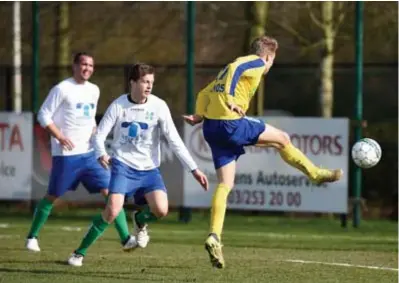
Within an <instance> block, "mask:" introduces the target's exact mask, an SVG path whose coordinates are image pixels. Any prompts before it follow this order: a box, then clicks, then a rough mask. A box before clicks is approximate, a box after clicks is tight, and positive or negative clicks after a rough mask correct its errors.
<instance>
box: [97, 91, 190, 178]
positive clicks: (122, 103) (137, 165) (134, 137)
mask: <svg viewBox="0 0 399 283" xmlns="http://www.w3.org/2000/svg"><path fill="white" fill-rule="evenodd" d="M112 129H113V140H112V143H111V150H112V157H113V158H116V159H118V160H119V161H121V162H123V163H125V164H127V165H128V166H130V167H131V168H134V169H136V170H140V171H146V170H151V169H154V168H157V167H159V166H160V165H161V145H160V143H161V134H163V135H164V136H165V138H166V140H167V141H168V143H169V145H170V146H171V148H172V150H173V151H174V153H175V154H176V156H177V157H178V158H179V160H180V162H181V163H182V164H183V166H184V167H185V168H186V169H187V170H190V171H191V170H194V169H197V164H196V163H195V161H194V160H193V158H192V157H191V155H190V153H189V152H188V150H187V148H186V146H185V145H184V143H183V141H182V139H181V137H180V135H179V133H178V131H177V129H176V126H175V124H174V122H173V120H172V116H171V114H170V110H169V107H168V105H167V104H166V102H165V101H164V100H162V99H160V98H159V97H157V96H155V95H152V94H151V95H149V96H148V98H147V101H146V102H145V103H143V104H136V103H134V102H133V101H132V100H131V99H130V97H129V95H127V94H123V95H122V96H120V97H119V98H117V99H116V100H114V101H113V102H112V103H111V105H110V106H109V107H108V109H107V111H106V113H105V115H104V117H103V118H102V119H101V122H100V124H99V126H98V128H97V133H96V135H95V138H94V147H95V153H96V157H97V158H98V157H100V156H103V155H106V154H107V152H106V149H105V139H106V137H107V136H108V134H109V133H110V131H111V130H112Z"/></svg>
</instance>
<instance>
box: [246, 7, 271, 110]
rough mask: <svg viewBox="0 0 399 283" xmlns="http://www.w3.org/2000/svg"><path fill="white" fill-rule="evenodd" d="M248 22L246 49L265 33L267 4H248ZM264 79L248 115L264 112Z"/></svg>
mask: <svg viewBox="0 0 399 283" xmlns="http://www.w3.org/2000/svg"><path fill="white" fill-rule="evenodd" d="M248 5H249V22H250V24H251V27H250V32H249V36H248V47H247V48H249V46H250V44H251V42H252V41H253V40H254V39H255V38H257V37H259V36H262V35H264V34H265V33H266V20H267V14H268V8H269V2H266V1H256V2H249V3H248ZM264 89H265V86H264V79H263V78H262V79H261V81H260V83H259V87H258V90H257V93H256V97H255V99H254V102H253V103H252V105H251V107H250V109H249V110H250V111H249V112H250V113H251V114H255V115H258V116H263V111H264V94H265V91H264Z"/></svg>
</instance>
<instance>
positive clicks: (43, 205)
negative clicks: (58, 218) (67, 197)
mask: <svg viewBox="0 0 399 283" xmlns="http://www.w3.org/2000/svg"><path fill="white" fill-rule="evenodd" d="M52 209H53V203H52V202H51V201H49V200H47V199H46V198H43V199H42V200H40V202H39V203H38V205H37V207H36V209H35V214H34V215H33V221H32V226H31V228H30V231H29V234H28V238H37V236H38V234H39V231H40V229H41V228H42V226H43V225H44V223H46V221H47V218H48V216H49V215H50V212H51V210H52Z"/></svg>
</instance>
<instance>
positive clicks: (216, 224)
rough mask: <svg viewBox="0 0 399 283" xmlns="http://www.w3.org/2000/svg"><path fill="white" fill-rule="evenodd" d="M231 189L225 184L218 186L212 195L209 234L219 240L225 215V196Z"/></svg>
mask: <svg viewBox="0 0 399 283" xmlns="http://www.w3.org/2000/svg"><path fill="white" fill-rule="evenodd" d="M230 191H231V188H229V187H228V186H226V185H225V184H219V185H218V186H217V188H216V190H215V193H214V194H213V199H212V209H211V229H210V231H209V233H214V234H216V235H217V236H218V238H219V241H220V240H221V234H222V229H223V222H224V216H225V214H226V206H227V196H228V195H229V193H230Z"/></svg>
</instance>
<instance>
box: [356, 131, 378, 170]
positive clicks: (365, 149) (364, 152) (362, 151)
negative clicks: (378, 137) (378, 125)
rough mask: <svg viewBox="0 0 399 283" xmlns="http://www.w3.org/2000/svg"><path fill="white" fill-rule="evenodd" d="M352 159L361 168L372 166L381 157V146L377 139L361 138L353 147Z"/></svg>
mask: <svg viewBox="0 0 399 283" xmlns="http://www.w3.org/2000/svg"><path fill="white" fill-rule="evenodd" d="M352 159H353V162H355V164H356V165H357V166H359V167H361V168H365V169H366V168H371V167H373V166H375V165H377V163H378V162H379V161H380V159H381V147H380V145H379V144H378V143H377V142H376V141H375V140H372V139H368V138H364V139H361V140H359V141H358V142H356V143H355V144H354V145H353V147H352Z"/></svg>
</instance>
